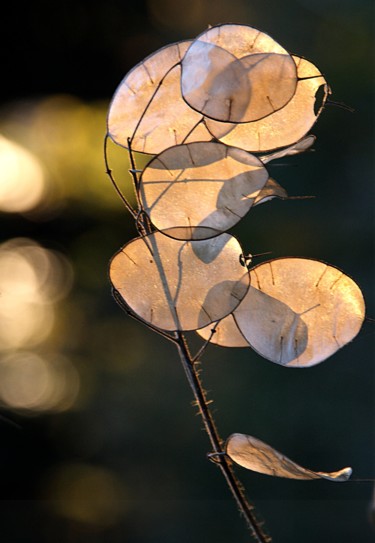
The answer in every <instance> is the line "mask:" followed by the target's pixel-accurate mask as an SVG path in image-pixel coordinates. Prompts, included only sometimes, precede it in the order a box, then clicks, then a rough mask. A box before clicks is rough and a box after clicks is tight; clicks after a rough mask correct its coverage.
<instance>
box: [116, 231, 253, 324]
mask: <svg viewBox="0 0 375 543" xmlns="http://www.w3.org/2000/svg"><path fill="white" fill-rule="evenodd" d="M241 253H242V250H241V246H240V244H239V243H238V241H237V240H236V239H235V238H234V237H233V236H230V235H229V234H222V235H220V236H217V237H215V238H213V239H210V240H205V241H191V242H190V241H179V240H175V239H172V238H170V237H168V236H166V235H164V234H162V233H160V232H157V233H154V234H150V235H148V236H145V237H141V238H136V239H134V240H132V241H131V242H129V243H128V244H127V245H125V246H124V247H123V248H122V249H121V250H120V251H119V252H118V253H117V254H116V255H115V256H114V257H113V259H112V261H111V263H110V279H111V282H112V284H113V287H114V288H115V290H116V291H117V292H118V293H119V294H120V295H121V297H122V298H123V300H124V302H125V303H126V305H127V306H128V307H129V308H130V309H131V310H132V311H133V312H134V313H135V314H136V315H138V316H139V317H140V318H141V319H143V320H144V321H145V322H146V323H150V324H152V325H153V326H156V327H158V328H160V329H162V330H170V331H172V330H174V331H175V330H184V331H187V330H195V329H197V328H201V327H202V326H206V325H207V324H209V323H211V322H214V321H216V320H219V319H220V318H222V317H225V316H226V315H228V314H229V313H231V312H232V311H233V310H234V309H235V308H236V307H237V305H238V304H239V303H240V301H241V300H242V298H243V297H244V296H245V294H246V292H247V290H248V288H249V275H248V273H244V269H243V267H242V266H241V264H240V263H239V255H240V254H241Z"/></svg>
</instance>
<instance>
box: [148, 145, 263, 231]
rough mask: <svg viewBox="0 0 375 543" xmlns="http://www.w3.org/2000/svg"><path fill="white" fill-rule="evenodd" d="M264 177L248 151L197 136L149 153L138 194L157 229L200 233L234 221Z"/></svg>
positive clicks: (260, 187)
mask: <svg viewBox="0 0 375 543" xmlns="http://www.w3.org/2000/svg"><path fill="white" fill-rule="evenodd" d="M267 180H268V172H267V170H266V168H265V166H264V165H263V163H262V162H261V161H260V160H259V159H258V158H257V157H255V156H254V155H251V154H249V153H247V152H246V151H243V150H242V149H236V148H234V147H227V146H226V145H223V144H221V143H213V142H211V143H209V142H208V143H202V142H197V143H190V144H186V145H179V146H175V147H171V148H169V149H166V150H165V151H163V152H162V153H161V154H160V155H158V156H157V157H155V158H154V159H152V160H151V162H150V163H149V164H148V165H147V167H146V168H145V170H144V171H143V173H142V176H141V198H142V203H143V206H144V209H145V211H146V213H147V214H148V215H149V217H150V219H151V221H152V223H153V224H154V226H155V227H156V228H157V229H158V230H161V231H163V232H165V233H166V234H167V235H170V236H171V237H175V238H178V239H186V240H188V239H206V238H209V237H213V236H217V235H218V234H220V233H221V232H224V231H226V230H228V229H229V228H231V227H232V226H234V225H235V224H236V223H237V222H238V221H239V220H240V219H241V218H242V217H243V216H244V215H245V214H246V213H247V212H248V211H249V210H250V208H251V206H252V205H253V203H254V201H255V200H256V198H257V197H258V196H259V194H260V192H261V191H262V190H263V187H264V186H265V184H266V183H267ZM166 210H168V211H167V212H166Z"/></svg>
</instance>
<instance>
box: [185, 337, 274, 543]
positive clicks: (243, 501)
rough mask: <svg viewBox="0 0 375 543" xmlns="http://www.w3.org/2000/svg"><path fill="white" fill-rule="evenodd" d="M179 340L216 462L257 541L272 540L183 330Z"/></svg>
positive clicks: (261, 542) (266, 542) (188, 378)
mask: <svg viewBox="0 0 375 543" xmlns="http://www.w3.org/2000/svg"><path fill="white" fill-rule="evenodd" d="M176 339H177V347H178V351H179V355H180V360H181V363H182V366H183V368H184V370H185V374H186V377H187V380H188V382H189V385H190V388H191V390H192V391H193V394H194V398H195V401H196V403H197V405H198V407H199V413H200V415H201V417H202V420H203V422H204V427H205V430H206V433H207V435H208V437H209V440H210V442H211V446H212V449H213V452H214V453H217V456H216V463H217V465H218V466H219V467H220V469H221V472H222V473H223V475H224V477H225V480H226V482H227V485H228V487H229V489H230V491H231V492H232V495H233V497H234V499H235V500H236V503H237V506H238V508H239V510H240V512H241V514H242V515H243V516H244V518H245V520H246V523H247V526H248V528H249V530H250V531H251V533H252V535H253V538H254V541H257V542H258V543H270V542H271V538H270V537H269V536H268V535H266V534H265V533H264V531H263V529H262V527H261V525H260V523H259V521H258V519H257V518H256V515H255V512H254V508H253V506H252V505H251V504H250V503H249V501H248V500H247V498H246V496H245V494H244V492H243V490H242V485H241V483H240V482H239V480H238V479H237V477H236V475H235V474H234V471H233V469H232V466H231V465H230V464H229V462H228V459H227V457H226V455H225V454H223V452H224V451H223V448H222V440H221V439H220V436H219V433H218V431H217V428H216V425H215V422H214V419H213V417H212V414H211V411H210V409H209V407H208V402H207V399H206V395H205V392H204V390H203V387H202V384H201V381H200V379H199V375H198V372H197V369H196V364H195V363H194V361H193V359H192V357H191V355H190V352H189V349H188V346H187V344H186V341H185V337H184V336H183V334H181V333H180V332H177V333H176Z"/></svg>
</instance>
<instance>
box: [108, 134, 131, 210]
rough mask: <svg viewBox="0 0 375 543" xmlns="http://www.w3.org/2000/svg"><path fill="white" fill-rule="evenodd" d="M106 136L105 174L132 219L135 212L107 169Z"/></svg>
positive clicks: (109, 169) (110, 171)
mask: <svg viewBox="0 0 375 543" xmlns="http://www.w3.org/2000/svg"><path fill="white" fill-rule="evenodd" d="M108 137H109V136H108V134H106V135H105V137H104V163H105V167H106V174H107V175H108V177H109V179H110V180H111V183H112V185H113V186H114V188H115V190H116V192H117V194H118V195H119V196H120V198H121V201H122V203H123V204H124V205H125V207H126V209H127V210H128V211H129V213H130V214H131V215H132V216H133V218H134V219H136V217H137V212H136V211H135V210H134V209H133V207H132V206H131V205H130V203H129V202H128V201H127V199H126V198H125V196H124V195H123V193H122V192H121V190H120V187H119V186H118V184H117V183H116V181H115V178H114V177H113V175H112V170H111V168H110V167H109V161H108V151H107V146H108V145H107V142H108Z"/></svg>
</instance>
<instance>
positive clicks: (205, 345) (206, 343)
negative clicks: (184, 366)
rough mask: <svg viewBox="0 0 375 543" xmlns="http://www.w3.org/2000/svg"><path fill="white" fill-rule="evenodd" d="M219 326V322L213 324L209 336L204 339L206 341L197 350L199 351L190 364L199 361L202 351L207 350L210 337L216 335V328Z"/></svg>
mask: <svg viewBox="0 0 375 543" xmlns="http://www.w3.org/2000/svg"><path fill="white" fill-rule="evenodd" d="M218 324H219V321H217V322H215V323H214V325H213V327H212V328H211V330H210V335H209V336H208V338H207V339H206V341H205V342H204V343H203V345H202V347H201V348H200V349H199V351H198V352H197V353H196V354H195V355H194V356H193V358H192V360H191V361H192V363H193V364H194V363H195V362H196V361H197V360H199V359H200V358H201V357H202V355H203V353H204V351H205V350H206V349H207V347H208V346H209V344H210V342H211V339H212V337H213V336H214V334H216V328H217V326H218Z"/></svg>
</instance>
